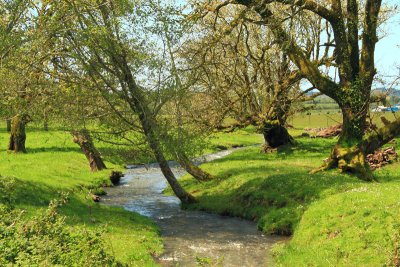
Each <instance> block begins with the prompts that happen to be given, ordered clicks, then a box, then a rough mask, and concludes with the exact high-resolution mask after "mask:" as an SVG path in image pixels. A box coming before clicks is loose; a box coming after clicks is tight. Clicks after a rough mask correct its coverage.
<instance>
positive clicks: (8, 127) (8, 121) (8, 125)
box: [6, 118, 11, 133]
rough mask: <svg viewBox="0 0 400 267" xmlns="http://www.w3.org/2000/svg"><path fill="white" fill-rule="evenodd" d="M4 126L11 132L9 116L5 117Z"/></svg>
mask: <svg viewBox="0 0 400 267" xmlns="http://www.w3.org/2000/svg"><path fill="white" fill-rule="evenodd" d="M6 126H7V132H8V133H10V132H11V119H10V118H7V119H6Z"/></svg>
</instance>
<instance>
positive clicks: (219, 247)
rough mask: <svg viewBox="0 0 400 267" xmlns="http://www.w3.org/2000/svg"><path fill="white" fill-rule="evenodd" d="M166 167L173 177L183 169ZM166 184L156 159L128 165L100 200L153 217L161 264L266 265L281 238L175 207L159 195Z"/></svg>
mask: <svg viewBox="0 0 400 267" xmlns="http://www.w3.org/2000/svg"><path fill="white" fill-rule="evenodd" d="M231 152H232V150H229V151H228V150H227V151H221V152H219V153H215V154H212V155H208V156H204V157H203V158H201V159H198V161H201V162H204V161H210V160H214V159H217V158H220V157H224V156H226V155H228V154H230V153H231ZM171 167H172V168H173V171H174V173H175V175H176V176H177V177H180V176H182V175H183V174H184V173H185V172H184V171H183V170H182V169H180V168H179V167H178V166H177V165H176V164H174V163H172V164H171ZM166 186H167V184H166V181H165V178H164V176H163V175H162V173H161V171H160V169H159V168H158V165H157V164H151V165H146V166H143V165H142V166H130V167H129V168H128V171H127V173H126V175H125V176H124V178H123V179H122V180H121V185H120V186H116V187H112V188H108V189H107V196H105V197H104V198H103V203H104V204H107V205H116V206H122V207H124V208H125V209H126V210H129V211H134V212H138V213H140V214H142V215H145V216H148V217H150V218H152V219H153V220H154V221H155V222H156V223H157V224H158V226H159V227H160V229H161V234H162V237H163V239H164V254H162V255H161V256H159V258H158V259H157V260H158V261H159V263H160V264H161V265H162V266H199V263H200V262H201V261H211V262H212V263H213V264H216V265H215V266H238V267H239V266H240V267H242V266H254V267H258V266H271V265H272V261H271V256H269V253H270V249H271V246H272V245H273V244H275V243H276V242H278V241H280V240H283V239H282V238H280V237H271V236H264V235H263V234H262V233H261V232H260V231H258V230H257V227H256V225H255V223H253V222H250V221H246V220H242V219H239V218H232V217H227V216H220V215H216V214H209V213H206V212H200V211H186V210H181V209H180V201H179V199H178V198H176V197H174V196H164V195H163V194H162V191H163V190H164V189H165V188H166Z"/></svg>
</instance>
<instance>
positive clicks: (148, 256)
mask: <svg viewBox="0 0 400 267" xmlns="http://www.w3.org/2000/svg"><path fill="white" fill-rule="evenodd" d="M7 141H8V134H7V133H6V132H5V131H4V130H2V131H1V132H0V144H2V148H1V149H0V162H1V163H0V175H2V176H3V177H10V176H12V177H16V178H17V181H18V185H17V188H16V192H15V199H16V203H15V204H16V207H17V208H22V209H25V210H27V211H28V215H29V216H33V215H35V214H36V213H37V212H38V211H39V210H40V209H43V208H45V207H47V205H48V204H49V201H50V200H51V199H54V198H58V197H59V196H60V193H61V192H68V193H69V203H68V204H67V205H65V206H64V207H62V208H61V214H62V215H65V216H66V222H67V223H68V225H71V226H74V227H82V228H85V229H86V228H88V229H104V230H105V234H104V241H105V243H106V246H107V248H108V250H109V253H111V254H113V255H115V256H116V257H117V259H118V260H120V261H122V262H124V263H127V264H129V265H131V266H151V265H155V263H154V260H153V258H152V255H153V254H158V253H160V252H161V251H162V242H161V238H160V236H159V232H158V228H157V227H156V226H155V224H154V223H153V222H151V220H150V219H148V218H145V217H143V216H140V215H138V214H135V213H132V212H128V211H124V210H123V209H121V208H115V207H108V206H104V205H101V204H98V203H94V202H93V200H92V199H91V196H90V190H97V187H98V186H99V185H101V184H104V183H108V184H109V181H107V179H108V176H109V174H110V172H111V170H122V166H121V165H116V164H113V163H111V162H110V161H107V160H106V165H107V167H108V169H107V170H105V171H101V172H96V173H92V172H91V171H90V168H89V164H88V161H87V159H86V158H85V156H84V154H83V153H82V152H81V151H80V149H79V147H78V146H77V145H76V144H74V143H73V142H72V137H71V135H70V134H69V133H67V132H63V131H48V132H45V131H40V130H35V129H28V132H27V151H28V153H26V154H14V153H9V152H7V151H6V145H7ZM98 147H99V149H100V151H101V150H102V148H107V147H108V148H109V149H110V150H112V149H113V148H112V147H110V146H107V145H106V144H99V145H98ZM106 159H111V158H110V157H106ZM117 162H118V161H117ZM4 179H6V178H4Z"/></svg>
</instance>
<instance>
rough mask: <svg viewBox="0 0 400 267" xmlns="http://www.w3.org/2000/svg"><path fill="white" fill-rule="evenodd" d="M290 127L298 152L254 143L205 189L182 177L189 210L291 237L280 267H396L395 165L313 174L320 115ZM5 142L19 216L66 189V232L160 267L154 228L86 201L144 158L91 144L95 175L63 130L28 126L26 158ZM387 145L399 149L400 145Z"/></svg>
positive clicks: (326, 142) (220, 136)
mask: <svg viewBox="0 0 400 267" xmlns="http://www.w3.org/2000/svg"><path fill="white" fill-rule="evenodd" d="M385 115H386V116H392V114H385ZM378 118H379V117H378V116H377V117H376V119H377V121H378ZM337 119H338V120H340V118H337ZM335 120H336V119H335ZM293 122H294V123H293V126H294V128H293V129H291V130H290V132H291V134H292V135H293V136H294V137H295V138H296V140H297V145H295V146H287V147H281V148H280V149H278V151H277V152H275V153H270V154H264V153H261V152H260V148H259V147H258V146H253V147H249V148H243V149H241V150H238V151H236V152H234V153H233V154H231V155H229V156H227V157H225V158H222V159H218V160H216V161H213V162H211V163H206V164H203V165H202V168H204V169H205V170H207V171H209V172H210V173H212V174H213V175H215V176H216V179H214V180H212V181H209V182H203V183H199V182H197V181H196V180H194V179H192V178H191V177H190V176H189V175H186V176H184V177H183V178H182V179H181V183H182V184H183V186H184V187H185V189H187V190H188V191H189V192H190V193H192V194H193V195H194V196H195V197H197V199H198V200H199V202H198V203H197V204H194V205H191V206H186V207H185V208H188V209H197V210H205V211H208V212H213V213H219V214H223V215H230V216H238V217H243V218H246V219H249V220H253V221H256V222H257V223H258V227H259V229H260V230H261V231H263V232H264V233H266V234H280V235H289V236H291V238H290V241H289V242H288V243H285V244H278V245H276V246H275V248H274V254H275V256H276V257H275V259H276V262H277V264H278V265H281V266H378V265H381V266H382V265H386V266H391V265H395V263H396V262H397V260H398V258H399V255H398V253H399V252H398V251H399V247H400V239H399V238H400V230H399V229H400V227H399V224H398V221H400V212H399V211H400V202H399V198H398V196H399V195H400V175H399V172H398V170H399V166H400V164H399V163H394V164H392V165H389V166H387V167H385V168H383V169H381V170H378V171H376V172H375V176H376V180H377V181H376V182H373V183H366V182H362V181H360V180H359V179H357V178H355V177H352V176H349V175H345V174H341V173H338V172H336V171H329V172H323V173H317V174H313V175H311V174H309V172H310V171H311V170H312V169H314V168H317V167H318V166H320V165H321V164H322V162H323V159H325V158H326V157H327V156H328V155H329V151H330V148H331V147H332V146H333V145H334V143H335V141H336V139H335V138H333V139H315V138H308V137H300V135H301V133H302V132H304V128H313V127H323V126H324V122H325V123H326V114H312V115H311V118H309V117H308V116H306V115H300V116H297V117H295V118H294V119H293ZM310 122H311V124H310ZM333 124H336V121H333V120H332V125H333ZM7 141H8V133H6V131H5V129H0V144H3V145H2V149H0V160H1V163H0V175H1V179H2V180H8V179H11V178H9V177H15V179H16V186H15V188H14V189H13V191H14V193H13V194H14V199H15V201H14V202H15V206H16V208H18V209H21V210H25V211H26V213H25V215H24V219H26V220H28V219H29V218H32V217H34V216H37V215H38V214H40V213H41V212H43V210H45V209H46V207H47V206H48V205H49V203H50V201H51V200H52V199H59V198H60V197H61V192H67V193H68V194H69V196H68V203H67V204H65V205H63V206H62V207H61V208H60V209H59V213H60V215H61V216H65V223H66V225H67V226H68V227H70V228H71V229H72V230H73V231H78V232H79V231H86V230H88V231H96V232H97V231H100V232H101V233H102V234H101V239H102V242H103V244H104V247H105V249H106V251H107V253H109V254H110V255H112V256H113V257H115V258H116V259H117V260H118V261H119V262H120V263H121V264H125V265H129V266H155V265H157V263H156V262H154V259H153V255H157V254H160V253H162V250H163V248H162V239H161V237H160V234H159V230H158V228H157V226H156V225H155V224H154V223H153V222H152V221H151V220H150V219H148V218H145V217H143V216H140V215H138V214H136V213H132V212H127V211H124V210H123V209H121V208H116V207H108V206H105V205H101V204H98V203H94V202H93V200H92V199H91V194H94V193H96V194H101V193H103V191H104V190H103V188H102V186H104V185H107V186H110V182H109V180H108V176H109V174H110V172H111V171H112V170H123V168H124V165H125V164H130V163H134V162H135V163H139V162H149V161H152V157H151V156H150V155H148V154H140V153H136V151H135V150H131V149H129V148H120V147H114V146H111V145H109V144H106V143H102V142H96V145H97V147H98V148H99V150H100V151H101V152H102V154H103V156H104V159H105V161H106V165H107V167H108V169H107V170H105V171H101V172H96V173H92V172H90V169H89V166H88V162H87V160H86V158H85V156H84V155H83V153H82V152H81V151H80V149H79V147H78V146H77V145H76V144H74V143H73V142H72V137H71V135H70V134H69V133H68V132H65V131H62V130H57V129H53V130H51V129H50V131H43V130H42V129H40V128H38V127H28V131H27V151H28V153H26V154H13V153H9V152H7V150H6V144H7ZM397 141H400V140H397ZM262 142H263V138H262V136H261V135H260V134H258V133H257V132H256V128H255V127H247V128H244V129H237V130H235V131H234V132H230V133H227V132H217V133H215V134H213V135H212V136H211V137H210V139H209V146H208V148H207V149H206V151H204V153H211V152H213V151H217V150H219V149H222V148H225V147H226V148H230V147H240V146H251V145H254V144H261V143H262ZM391 145H394V146H396V147H397V149H399V147H400V145H399V143H398V142H397V143H394V144H391ZM0 190H1V188H0ZM0 228H1V227H0Z"/></svg>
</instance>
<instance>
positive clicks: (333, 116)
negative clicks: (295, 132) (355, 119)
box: [289, 111, 400, 129]
mask: <svg viewBox="0 0 400 267" xmlns="http://www.w3.org/2000/svg"><path fill="white" fill-rule="evenodd" d="M371 116H372V119H373V122H374V123H375V124H376V125H377V126H382V121H381V119H380V117H382V116H384V117H385V118H386V119H388V120H394V119H396V118H398V117H400V112H397V113H390V112H379V113H372V114H371ZM289 123H290V124H291V125H293V127H294V128H296V129H304V128H323V127H329V126H332V125H336V124H339V123H342V114H341V113H340V112H338V111H336V112H329V111H328V112H327V111H321V112H317V111H314V112H313V113H311V115H307V114H305V113H301V114H298V115H296V116H294V117H293V118H291V119H289Z"/></svg>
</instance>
